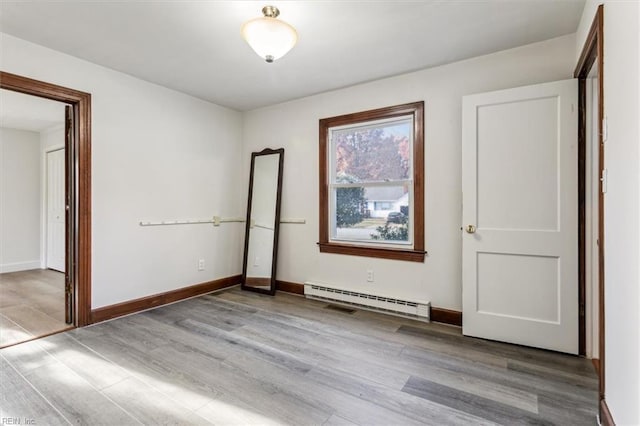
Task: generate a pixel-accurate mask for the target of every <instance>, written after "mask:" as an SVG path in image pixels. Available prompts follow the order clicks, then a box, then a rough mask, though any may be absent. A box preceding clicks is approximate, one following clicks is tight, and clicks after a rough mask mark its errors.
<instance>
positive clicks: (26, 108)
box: [0, 89, 64, 132]
mask: <svg viewBox="0 0 640 426" xmlns="http://www.w3.org/2000/svg"><path fill="white" fill-rule="evenodd" d="M63 125H64V104H63V103H62V102H56V101H52V100H49V99H43V98H38V97H36V96H30V95H24V94H22V93H18V92H12V91H11V90H4V89H0V127H5V128H9V129H18V130H29V131H32V132H42V131H45V130H48V129H51V128H54V127H59V126H63Z"/></svg>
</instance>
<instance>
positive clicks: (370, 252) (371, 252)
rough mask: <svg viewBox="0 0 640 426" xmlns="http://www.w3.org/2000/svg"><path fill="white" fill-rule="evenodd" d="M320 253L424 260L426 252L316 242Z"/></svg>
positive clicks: (411, 260) (408, 260) (414, 260)
mask: <svg viewBox="0 0 640 426" xmlns="http://www.w3.org/2000/svg"><path fill="white" fill-rule="evenodd" d="M318 247H320V253H334V254H346V255H351V256H365V257H378V258H381V259H392V260H405V261H407V262H424V257H425V255H426V254H427V252H426V251H424V250H414V249H395V248H387V247H384V248H381V247H365V246H356V245H350V244H337V243H318Z"/></svg>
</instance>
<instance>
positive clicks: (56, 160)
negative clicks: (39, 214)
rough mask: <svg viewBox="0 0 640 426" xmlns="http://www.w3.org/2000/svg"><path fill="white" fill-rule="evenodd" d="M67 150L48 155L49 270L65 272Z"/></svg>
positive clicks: (52, 152)
mask: <svg viewBox="0 0 640 426" xmlns="http://www.w3.org/2000/svg"><path fill="white" fill-rule="evenodd" d="M64 164H65V150H64V149H59V150H57V151H51V152H48V153H47V268H50V269H55V270H56V271H60V272H65V238H66V235H65V191H64V181H65V165H64Z"/></svg>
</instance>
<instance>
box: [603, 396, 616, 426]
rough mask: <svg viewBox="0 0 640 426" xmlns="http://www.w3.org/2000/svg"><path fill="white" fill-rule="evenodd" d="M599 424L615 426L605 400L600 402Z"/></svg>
mask: <svg viewBox="0 0 640 426" xmlns="http://www.w3.org/2000/svg"><path fill="white" fill-rule="evenodd" d="M600 424H601V425H602V426H616V422H615V421H614V420H613V416H612V415H611V411H610V410H609V406H608V405H607V400H606V399H601V400H600Z"/></svg>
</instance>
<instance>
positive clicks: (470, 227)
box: [466, 225, 476, 234]
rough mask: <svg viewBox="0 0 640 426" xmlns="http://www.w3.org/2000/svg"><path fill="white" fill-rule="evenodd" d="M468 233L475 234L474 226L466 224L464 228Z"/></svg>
mask: <svg viewBox="0 0 640 426" xmlns="http://www.w3.org/2000/svg"><path fill="white" fill-rule="evenodd" d="M466 231H467V233H468V234H475V232H476V227H475V226H473V225H467V229H466Z"/></svg>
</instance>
